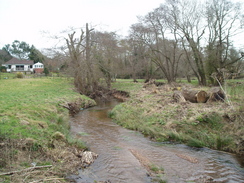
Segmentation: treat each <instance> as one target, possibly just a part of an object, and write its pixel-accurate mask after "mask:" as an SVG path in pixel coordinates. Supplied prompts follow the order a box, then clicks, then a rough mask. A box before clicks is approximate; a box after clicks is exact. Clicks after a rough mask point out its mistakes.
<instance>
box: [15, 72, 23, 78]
mask: <svg viewBox="0 0 244 183" xmlns="http://www.w3.org/2000/svg"><path fill="white" fill-rule="evenodd" d="M16 77H17V78H24V74H23V73H22V72H17V73H16Z"/></svg>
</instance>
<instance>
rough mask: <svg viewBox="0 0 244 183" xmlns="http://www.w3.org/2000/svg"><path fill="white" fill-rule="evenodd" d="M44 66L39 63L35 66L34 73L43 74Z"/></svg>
mask: <svg viewBox="0 0 244 183" xmlns="http://www.w3.org/2000/svg"><path fill="white" fill-rule="evenodd" d="M43 71H44V65H43V64H42V63H40V62H37V63H35V64H34V65H33V72H34V73H43Z"/></svg>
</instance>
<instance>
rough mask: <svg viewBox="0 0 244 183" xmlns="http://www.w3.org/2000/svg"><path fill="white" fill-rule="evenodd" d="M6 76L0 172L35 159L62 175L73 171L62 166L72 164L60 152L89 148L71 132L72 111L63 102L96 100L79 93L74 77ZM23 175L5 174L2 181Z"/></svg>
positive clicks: (1, 90) (0, 88) (1, 82)
mask: <svg viewBox="0 0 244 183" xmlns="http://www.w3.org/2000/svg"><path fill="white" fill-rule="evenodd" d="M4 78H5V79H3V77H2V79H0V153H1V157H0V172H6V171H10V170H13V169H23V168H26V167H29V166H31V163H32V162H35V163H36V164H37V166H38V165H43V164H51V165H53V167H55V168H53V169H55V171H54V170H52V171H54V172H56V174H57V175H58V176H62V175H64V174H66V173H67V172H69V170H65V171H63V170H62V168H61V167H62V166H63V167H65V166H64V164H68V163H67V162H66V163H65V161H62V158H61V157H58V155H59V154H60V152H62V153H64V152H65V149H67V152H68V151H70V149H68V148H77V149H80V150H84V149H86V148H87V147H86V145H85V144H84V143H83V142H82V141H78V140H76V139H74V138H73V137H72V136H71V135H70V134H69V120H70V119H69V118H70V116H69V111H68V110H67V109H65V108H64V107H62V105H66V104H67V103H68V102H75V101H77V100H80V101H82V104H83V105H86V103H93V104H94V105H95V102H94V101H93V100H91V99H89V98H87V97H85V96H82V95H80V94H79V93H77V92H75V90H74V88H73V85H72V79H67V78H59V77H56V78H52V77H50V78H47V77H45V78H24V79H18V78H15V79H13V78H14V75H12V74H5V76H4ZM82 107H83V106H81V108H82ZM58 140H61V141H62V142H60V141H58ZM58 149H59V151H58ZM57 159H58V161H57ZM55 161H57V162H59V163H58V164H57V163H55ZM57 172H58V173H57ZM40 175H41V173H40ZM17 177H18V179H17ZM20 177H21V176H20V175H18V176H11V177H8V176H7V177H6V176H4V178H2V179H1V177H0V182H1V180H2V182H13V181H17V182H18V181H20V180H23V179H20ZM36 177H38V176H37V175H36ZM22 178H23V177H22Z"/></svg>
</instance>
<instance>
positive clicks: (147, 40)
mask: <svg viewBox="0 0 244 183" xmlns="http://www.w3.org/2000/svg"><path fill="white" fill-rule="evenodd" d="M167 14H168V9H167V7H165V6H160V7H159V8H157V9H155V10H154V11H153V12H150V13H148V14H147V15H146V16H145V17H143V18H141V20H140V23H138V24H135V25H133V26H132V27H131V28H132V30H133V32H134V33H133V34H134V37H136V39H138V40H141V41H143V42H144V44H145V45H147V47H148V49H149V50H150V58H151V60H152V61H153V62H154V63H155V64H156V66H157V67H158V68H159V69H160V70H161V71H162V73H163V74H164V76H165V77H166V79H167V81H168V82H169V83H171V82H174V81H176V76H177V70H178V66H179V61H180V58H181V56H182V55H183V52H182V49H181V48H180V46H179V45H180V44H179V43H180V40H181V39H180V37H179V36H178V35H177V32H176V29H175V27H173V26H171V27H170V26H168V24H167V22H166V20H167V18H168V17H167ZM169 33H171V35H172V36H171V37H168V35H169Z"/></svg>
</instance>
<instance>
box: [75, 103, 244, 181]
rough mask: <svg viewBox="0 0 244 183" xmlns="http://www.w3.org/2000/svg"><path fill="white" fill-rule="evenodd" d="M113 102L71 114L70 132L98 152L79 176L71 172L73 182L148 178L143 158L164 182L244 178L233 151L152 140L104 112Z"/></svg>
mask: <svg viewBox="0 0 244 183" xmlns="http://www.w3.org/2000/svg"><path fill="white" fill-rule="evenodd" d="M116 104H118V102H117V101H116V100H113V101H110V102H107V103H102V102H101V103H100V104H99V105H98V106H95V107H93V108H89V109H86V110H83V111H81V112H80V113H79V114H78V115H77V116H75V117H74V118H72V119H71V133H72V134H73V135H75V136H76V138H81V139H82V140H83V141H85V142H86V143H87V145H88V146H89V148H90V149H91V151H93V152H95V153H97V154H98V155H99V156H98V158H97V159H96V160H95V162H94V163H93V164H92V165H90V166H89V167H88V168H86V169H81V170H80V171H79V175H72V176H71V178H73V179H74V180H75V181H76V182H78V183H93V182H95V181H107V180H110V181H111V182H112V183H120V182H124V183H129V182H133V183H137V182H138V183H147V182H152V177H150V176H148V170H147V168H146V167H145V166H143V161H144V162H150V164H154V165H157V166H158V167H162V168H164V173H163V174H162V175H161V178H162V179H163V180H167V182H177V183H179V182H230V183H232V182H244V169H243V168H242V167H241V165H240V163H239V162H238V161H237V159H236V157H235V156H233V155H232V154H228V153H224V152H219V151H214V150H210V149H207V148H201V149H195V148H190V147H188V146H185V145H173V144H169V143H158V142H152V141H150V140H149V139H148V138H145V137H144V136H143V135H141V134H140V133H138V132H135V131H131V130H127V129H124V128H122V127H121V126H118V125H116V124H115V123H113V122H112V120H111V119H110V118H108V117H107V113H108V111H109V110H111V108H112V107H114V106H115V105H116Z"/></svg>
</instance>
